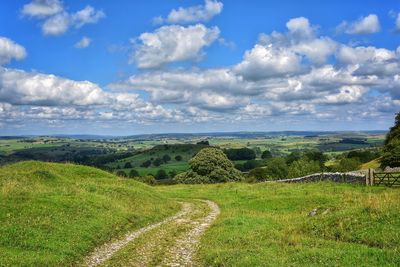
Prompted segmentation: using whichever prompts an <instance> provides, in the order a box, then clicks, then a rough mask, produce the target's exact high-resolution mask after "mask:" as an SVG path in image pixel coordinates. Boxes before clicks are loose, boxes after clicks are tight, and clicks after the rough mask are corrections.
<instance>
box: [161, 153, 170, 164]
mask: <svg viewBox="0 0 400 267" xmlns="http://www.w3.org/2000/svg"><path fill="white" fill-rule="evenodd" d="M162 159H163V161H164V163H167V162H168V161H170V160H171V157H170V156H169V155H168V154H165V155H164V156H163V158H162Z"/></svg>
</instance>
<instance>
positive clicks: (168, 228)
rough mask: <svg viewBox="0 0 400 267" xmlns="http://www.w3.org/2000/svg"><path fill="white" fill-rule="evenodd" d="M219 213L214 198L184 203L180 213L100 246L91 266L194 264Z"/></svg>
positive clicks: (92, 256)
mask: <svg viewBox="0 0 400 267" xmlns="http://www.w3.org/2000/svg"><path fill="white" fill-rule="evenodd" d="M219 213H220V210H219V207H218V205H217V204H215V203H214V202H212V201H208V200H200V201H194V202H193V203H183V206H182V210H181V211H180V212H178V213H177V214H176V215H174V216H172V217H169V218H167V219H165V220H163V221H162V222H159V223H156V224H152V225H149V226H147V227H144V228H141V229H139V230H137V231H134V232H131V233H129V234H127V235H126V236H125V237H124V238H123V239H121V240H118V241H115V242H113V243H111V244H106V245H104V246H102V247H100V248H98V249H97V250H96V251H95V252H94V253H93V254H92V255H91V256H90V257H89V258H88V260H87V262H86V263H87V266H98V265H101V266H193V265H194V264H193V257H194V256H195V254H196V251H197V249H198V245H199V240H200V237H201V236H202V234H203V233H204V232H205V230H206V229H207V228H208V227H209V226H210V225H211V224H212V223H213V221H214V220H215V219H216V218H217V216H218V214H219Z"/></svg>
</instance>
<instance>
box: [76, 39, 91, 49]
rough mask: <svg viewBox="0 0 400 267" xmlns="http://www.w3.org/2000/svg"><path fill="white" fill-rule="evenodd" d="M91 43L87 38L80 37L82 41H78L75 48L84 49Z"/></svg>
mask: <svg viewBox="0 0 400 267" xmlns="http://www.w3.org/2000/svg"><path fill="white" fill-rule="evenodd" d="M91 42H92V39H90V38H89V37H86V36H84V37H82V39H80V40H79V41H78V42H77V43H76V44H75V45H74V47H75V48H86V47H88V46H89V45H90V43H91Z"/></svg>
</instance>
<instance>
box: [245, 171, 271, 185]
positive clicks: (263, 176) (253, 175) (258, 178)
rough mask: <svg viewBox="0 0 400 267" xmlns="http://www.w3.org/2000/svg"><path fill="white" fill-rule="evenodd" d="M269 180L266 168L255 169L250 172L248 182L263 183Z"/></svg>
mask: <svg viewBox="0 0 400 267" xmlns="http://www.w3.org/2000/svg"><path fill="white" fill-rule="evenodd" d="M266 180H269V176H268V174H267V169H266V168H255V169H252V170H251V171H250V172H249V175H248V179H247V181H248V182H262V181H266Z"/></svg>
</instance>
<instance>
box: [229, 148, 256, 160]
mask: <svg viewBox="0 0 400 267" xmlns="http://www.w3.org/2000/svg"><path fill="white" fill-rule="evenodd" d="M224 152H225V154H226V156H227V157H228V159H230V160H250V159H255V158H256V153H255V152H254V150H252V149H250V148H247V147H243V148H230V149H226V150H225V151H224Z"/></svg>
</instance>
